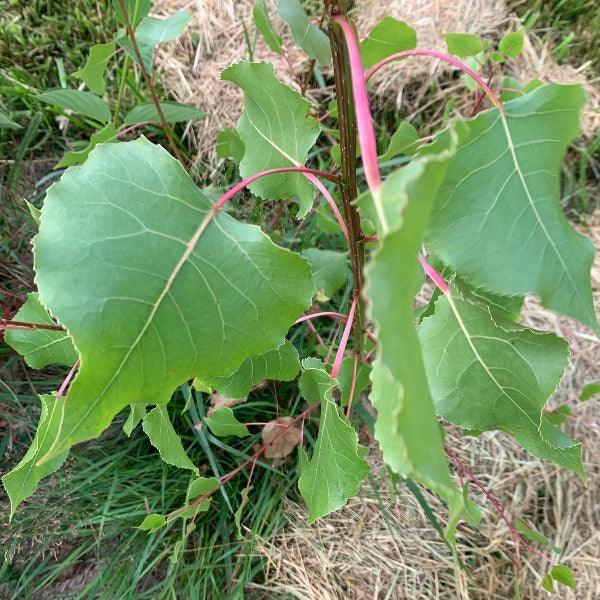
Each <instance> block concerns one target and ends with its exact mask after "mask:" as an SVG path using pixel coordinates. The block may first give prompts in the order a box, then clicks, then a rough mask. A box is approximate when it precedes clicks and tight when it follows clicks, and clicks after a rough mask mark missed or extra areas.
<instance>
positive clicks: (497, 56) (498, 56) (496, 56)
mask: <svg viewBox="0 0 600 600" xmlns="http://www.w3.org/2000/svg"><path fill="white" fill-rule="evenodd" d="M504 58H505V56H504V54H502V52H497V51H494V52H491V53H490V60H493V61H494V62H498V63H501V62H504Z"/></svg>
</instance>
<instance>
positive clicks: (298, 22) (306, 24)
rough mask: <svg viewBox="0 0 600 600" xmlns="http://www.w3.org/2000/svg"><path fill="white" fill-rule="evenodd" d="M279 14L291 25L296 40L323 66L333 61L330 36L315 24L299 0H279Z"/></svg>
mask: <svg viewBox="0 0 600 600" xmlns="http://www.w3.org/2000/svg"><path fill="white" fill-rule="evenodd" d="M277 12H278V13H279V16H280V17H281V18H282V19H283V20H284V21H285V22H286V23H287V24H288V25H289V26H290V29H291V31H292V36H293V38H294V41H295V42H296V44H298V46H300V48H302V50H304V51H305V52H306V54H308V55H309V56H310V57H311V58H314V59H315V60H317V61H319V64H320V65H321V66H322V67H326V66H327V65H328V64H329V63H330V62H331V48H330V46H329V38H328V37H327V34H326V33H325V32H324V31H321V29H319V28H318V27H317V26H316V25H313V24H312V23H311V22H310V19H309V18H308V15H307V14H306V11H305V10H304V8H303V7H302V5H301V4H300V1H299V0H279V3H278V5H277Z"/></svg>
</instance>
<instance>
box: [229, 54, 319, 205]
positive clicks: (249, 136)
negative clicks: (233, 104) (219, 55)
mask: <svg viewBox="0 0 600 600" xmlns="http://www.w3.org/2000/svg"><path fill="white" fill-rule="evenodd" d="M221 78H222V79H224V80H225V81H231V82H233V83H235V84H236V85H238V86H239V87H241V88H242V89H243V90H244V99H245V108H244V112H243V114H242V116H241V117H240V119H239V121H238V124H237V130H238V133H239V135H240V138H241V139H242V142H243V144H244V157H243V159H242V160H241V162H240V175H241V176H242V177H249V176H250V175H252V174H254V173H256V172H258V171H263V170H265V169H273V168H277V167H289V166H292V165H295V166H298V165H303V164H304V163H305V162H306V160H307V158H308V152H309V150H310V149H311V148H312V147H313V145H314V143H315V141H316V139H317V137H318V135H319V124H318V122H317V120H316V119H315V118H314V117H311V116H310V115H309V109H310V104H309V103H308V101H307V100H306V99H305V98H303V97H302V96H301V95H300V94H299V93H298V92H295V91H294V90H292V89H291V88H289V87H288V86H287V85H284V84H283V83H281V81H279V79H277V77H276V75H275V70H274V68H273V65H271V64H269V63H265V62H260V63H250V62H245V61H240V62H237V63H235V64H233V65H232V66H231V67H229V68H227V69H225V70H224V71H223V73H222V75H221ZM248 187H249V189H250V191H251V192H252V193H253V194H256V195H257V196H259V197H261V198H277V199H285V198H294V199H299V200H300V212H301V213H302V214H306V212H308V210H310V208H311V206H312V200H313V196H314V191H313V187H312V185H311V184H310V183H309V182H308V181H307V180H306V178H305V177H304V176H303V175H301V174H300V173H281V174H277V175H270V176H269V177H263V178H262V179H259V180H257V181H255V182H254V183H251V184H250V185H249V186H248Z"/></svg>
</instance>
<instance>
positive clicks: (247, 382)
mask: <svg viewBox="0 0 600 600" xmlns="http://www.w3.org/2000/svg"><path fill="white" fill-rule="evenodd" d="M299 370H300V360H299V359H298V351H297V350H296V348H295V347H294V345H293V344H292V343H291V342H289V341H288V340H283V342H282V343H281V344H280V345H279V346H278V347H277V348H275V349H274V350H269V352H265V354H261V355H260V356H252V357H250V358H247V359H246V360H245V361H244V362H243V363H242V365H241V366H240V368H239V369H238V370H237V371H236V372H235V373H233V374H232V375H230V376H229V377H217V378H215V379H213V380H212V381H209V382H205V383H207V385H209V386H210V387H211V388H214V389H216V390H217V392H219V395H221V397H228V398H225V400H229V403H223V402H220V403H219V406H235V404H239V403H240V402H239V401H237V400H233V402H235V404H231V399H233V398H245V397H246V396H247V395H248V394H249V393H250V390H251V389H252V388H253V387H254V386H255V385H256V384H258V383H260V382H261V381H263V380H264V379H270V380H274V381H291V380H292V379H294V378H295V377H296V375H298V371H299ZM216 396H217V394H215V395H214V396H213V398H214V397H216ZM213 404H214V406H213V407H211V410H209V411H208V416H210V415H211V414H212V412H214V410H216V409H215V406H216V405H217V403H216V402H214V403H213Z"/></svg>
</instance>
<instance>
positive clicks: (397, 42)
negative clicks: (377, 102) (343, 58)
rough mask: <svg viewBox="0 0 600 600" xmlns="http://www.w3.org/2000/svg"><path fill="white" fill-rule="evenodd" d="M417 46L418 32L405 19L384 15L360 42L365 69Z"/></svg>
mask: <svg viewBox="0 0 600 600" xmlns="http://www.w3.org/2000/svg"><path fill="white" fill-rule="evenodd" d="M416 46H417V32H416V31H415V30H414V29H413V28H412V27H409V26H408V25H407V24H406V23H405V22H404V21H398V20H397V19H394V18H393V17H390V16H386V17H384V18H383V19H382V20H381V21H379V23H377V25H375V27H373V29H371V31H370V32H369V35H367V37H366V38H365V39H364V40H363V41H362V42H361V43H360V56H361V59H362V64H363V67H364V68H365V69H368V68H370V67H372V66H373V65H374V64H375V63H378V62H379V61H380V60H383V59H384V58H387V57H388V56H391V55H392V54H396V52H403V51H404V50H412V49H413V48H415V47H416Z"/></svg>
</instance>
